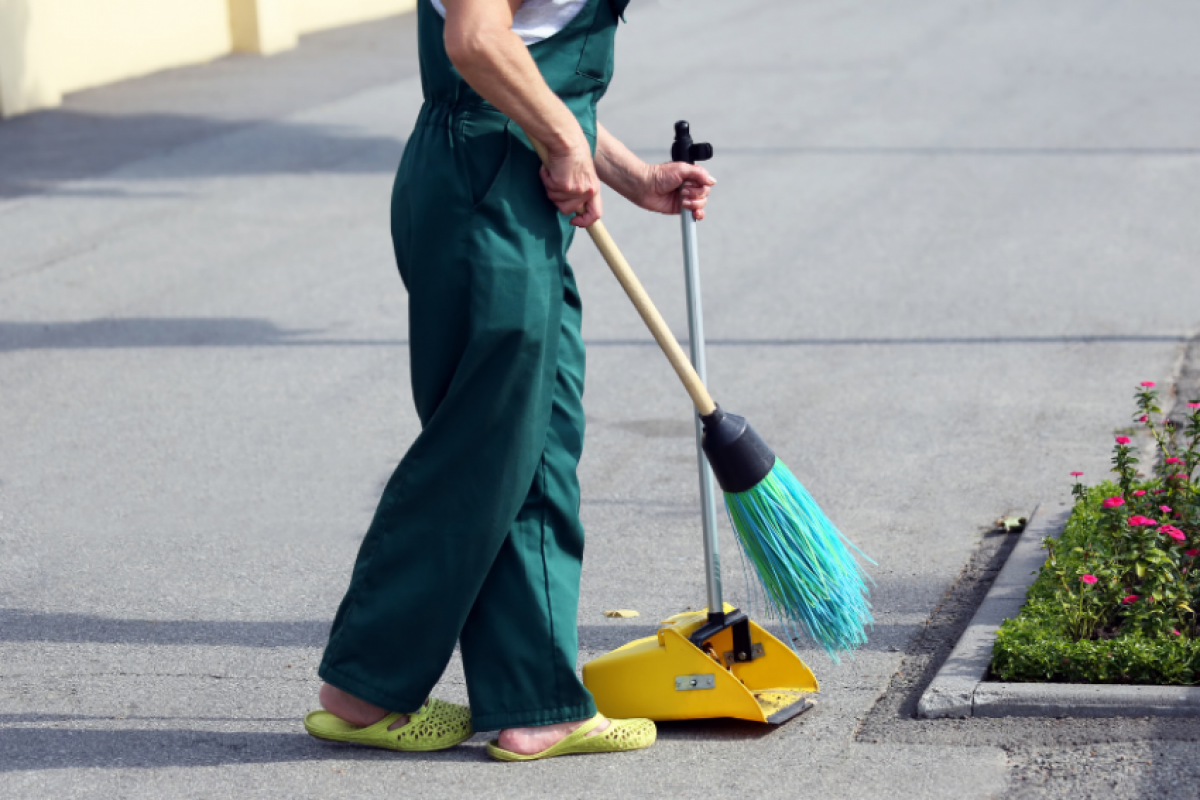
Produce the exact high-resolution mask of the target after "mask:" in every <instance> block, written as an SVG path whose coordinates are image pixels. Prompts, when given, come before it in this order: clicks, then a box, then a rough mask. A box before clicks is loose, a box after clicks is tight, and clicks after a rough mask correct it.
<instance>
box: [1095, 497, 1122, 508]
mask: <svg viewBox="0 0 1200 800" xmlns="http://www.w3.org/2000/svg"><path fill="white" fill-rule="evenodd" d="M1100 505H1102V506H1104V507H1105V508H1117V507H1119V506H1123V505H1125V498H1124V497H1109V498H1108V499H1106V500H1105V501H1104V502H1103V503H1101V504H1100Z"/></svg>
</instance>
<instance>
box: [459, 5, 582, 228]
mask: <svg viewBox="0 0 1200 800" xmlns="http://www.w3.org/2000/svg"><path fill="white" fill-rule="evenodd" d="M445 5H446V31H445V44H446V55H448V56H449V57H450V61H451V63H453V64H454V66H455V68H457V69H458V71H459V74H461V75H462V76H463V79H464V80H466V82H467V83H469V84H470V85H471V88H472V89H474V90H475V91H476V92H478V93H479V95H480V96H481V97H483V98H484V99H485V100H487V101H488V102H489V103H491V104H492V105H494V106H495V107H496V108H498V109H500V111H502V112H504V114H506V115H507V116H508V117H509V118H511V119H512V120H514V121H515V122H516V123H517V124H518V125H520V126H521V128H522V129H523V130H524V131H525V132H526V133H527V134H529V135H530V136H532V137H534V138H535V139H537V140H538V141H540V142H541V143H542V144H544V145H545V146H546V149H547V150H548V151H549V152H550V158H549V164H548V166H547V167H545V168H543V169H542V181H543V182H544V183H545V184H546V193H547V195H548V196H549V197H550V199H551V201H553V202H554V204H555V205H556V206H557V207H558V209H559V211H561V212H563V213H564V214H569V213H572V212H575V211H579V214H578V216H576V217H575V218H574V219H573V220H572V224H574V225H578V226H580V227H584V226H587V225H590V224H591V223H592V222H594V221H596V220H597V219H599V218H600V215H601V213H602V210H601V203H600V194H599V192H600V181H599V179H598V177H597V175H596V167H595V165H594V164H593V161H592V154H591V147H590V146H589V144H588V140H587V137H586V136H584V133H583V130H582V129H581V128H580V127H579V122H578V121H577V120H576V119H575V115H574V114H572V113H571V111H570V110H569V109H568V108H567V107H566V105H564V104H563V102H562V100H560V99H559V98H558V97H557V96H556V95H555V94H554V92H553V91H551V90H550V87H549V86H547V85H546V81H545V80H544V79H543V78H542V74H541V72H539V71H538V67H537V64H536V63H535V62H534V60H533V57H532V56H530V55H529V50H528V48H526V47H525V44H524V43H523V42H522V41H521V37H519V36H518V35H517V34H515V33H513V31H512V23H513V14H515V13H516V10H517V9H518V8H520V6H521V0H445Z"/></svg>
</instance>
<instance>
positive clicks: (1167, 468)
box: [992, 383, 1200, 684]
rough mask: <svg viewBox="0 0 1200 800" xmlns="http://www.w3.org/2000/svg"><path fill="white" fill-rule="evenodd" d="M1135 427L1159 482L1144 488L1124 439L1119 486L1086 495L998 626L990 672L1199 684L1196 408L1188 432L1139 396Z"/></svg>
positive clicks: (1150, 398) (1149, 389)
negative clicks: (1149, 444)
mask: <svg viewBox="0 0 1200 800" xmlns="http://www.w3.org/2000/svg"><path fill="white" fill-rule="evenodd" d="M1137 406H1138V411H1137V413H1136V414H1134V419H1135V420H1136V421H1137V422H1138V423H1140V424H1141V425H1142V426H1144V428H1145V430H1146V431H1147V432H1148V433H1149V434H1150V436H1151V437H1152V439H1153V441H1154V452H1153V455H1152V457H1153V459H1154V462H1155V463H1154V469H1153V472H1154V476H1153V477H1152V478H1150V479H1148V480H1139V477H1140V476H1139V475H1138V471H1137V470H1138V466H1137V465H1138V463H1139V459H1138V458H1137V454H1136V453H1135V451H1134V449H1133V447H1132V443H1131V440H1130V438H1129V437H1128V436H1124V435H1121V436H1117V437H1116V446H1115V447H1114V452H1113V460H1112V461H1113V472H1114V473H1116V475H1117V480H1116V481H1115V482H1107V481H1106V482H1104V483H1101V484H1098V485H1096V486H1092V487H1085V486H1083V484H1082V483H1080V482H1079V481H1078V478H1079V476H1080V474H1081V473H1072V475H1073V476H1074V477H1075V478H1076V483H1075V487H1074V489H1073V494H1074V495H1075V508H1074V509H1073V510H1072V513H1071V517H1070V519H1069V520H1068V522H1067V526H1066V528H1065V530H1064V531H1063V534H1062V536H1061V537H1059V539H1058V540H1057V541H1055V540H1051V539H1047V540H1045V541H1044V542H1043V546H1044V547H1045V548H1046V550H1047V551H1048V552H1047V558H1046V563H1045V564H1044V565H1043V566H1042V568H1041V570H1040V572H1039V573H1038V577H1037V579H1036V580H1035V581H1034V583H1033V585H1032V586H1031V587H1030V589H1029V594H1028V595H1027V598H1026V603H1025V606H1024V607H1023V608H1022V609H1021V612H1020V614H1018V615H1017V617H1015V618H1014V619H1010V620H1005V622H1004V624H1003V625H1001V626H1000V630H999V632H998V634H997V636H996V644H995V647H994V649H993V657H992V672H993V674H994V675H995V676H996V677H998V678H1000V679H1001V680H1006V681H1067V682H1077V683H1155V684H1197V683H1200V638H1197V637H1198V635H1200V626H1198V620H1197V615H1196V612H1195V611H1194V610H1193V609H1195V608H1197V607H1200V606H1197V603H1198V602H1200V489H1198V487H1197V485H1196V482H1195V481H1194V480H1193V478H1192V475H1193V473H1194V472H1195V470H1196V466H1197V465H1198V464H1200V402H1195V403H1188V407H1189V410H1190V415H1189V417H1188V422H1187V424H1186V425H1184V426H1182V430H1180V429H1177V427H1176V426H1174V425H1172V424H1171V423H1169V422H1168V421H1167V420H1166V419H1164V418H1163V416H1162V411H1161V409H1160V408H1159V407H1158V397H1157V393H1156V392H1155V391H1154V384H1152V383H1144V384H1142V387H1141V388H1140V389H1139V391H1138V392H1137Z"/></svg>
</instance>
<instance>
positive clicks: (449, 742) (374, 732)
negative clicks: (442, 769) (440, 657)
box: [304, 700, 475, 753]
mask: <svg viewBox="0 0 1200 800" xmlns="http://www.w3.org/2000/svg"><path fill="white" fill-rule="evenodd" d="M401 716H403V714H401V713H400V712H396V713H393V714H388V715H387V716H386V717H384V718H383V719H381V720H379V722H376V723H375V724H374V725H368V726H366V727H365V728H362V727H359V726H357V725H351V724H350V723H349V722H346V720H344V719H342V718H341V717H338V716H335V715H333V714H330V713H329V712H328V711H311V712H309V713H308V715H307V716H305V718H304V729H305V730H306V731H308V733H309V735H310V736H315V737H316V738H318V739H324V740H326V741H329V742H345V743H347V744H360V745H366V746H367V747H382V748H385V749H387V750H403V751H407V752H414V753H423V752H429V751H431V750H445V749H446V748H448V747H453V746H454V745H456V744H461V743H462V742H465V741H466V740H467V739H470V738H471V735H472V734H473V733H474V732H475V731H474V729H473V728H472V727H471V709H469V708H467V707H466V706H460V705H455V704H454V703H447V702H446V701H444V700H430V701H429V702H427V703H426V704H425V705H424V706H422V707H421V710H419V711H416V712H414V713H412V714H410V715H409V717H410V718H409V721H408V722H407V723H406V724H405V725H402V726H400V727H399V728H396V730H394V731H389V730H388V726H389V725H391V724H392V723H394V722H395V721H396V720H397V719H398V718H399V717H401Z"/></svg>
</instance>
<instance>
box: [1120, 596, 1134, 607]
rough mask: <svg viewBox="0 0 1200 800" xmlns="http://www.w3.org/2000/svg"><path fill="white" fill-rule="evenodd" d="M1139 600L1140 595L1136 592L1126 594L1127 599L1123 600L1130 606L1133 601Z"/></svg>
mask: <svg viewBox="0 0 1200 800" xmlns="http://www.w3.org/2000/svg"><path fill="white" fill-rule="evenodd" d="M1137 600H1138V596H1137V595H1136V594H1127V595H1125V599H1124V600H1122V601H1121V602H1122V603H1124V604H1125V605H1127V606H1128V605H1132V604H1133V603H1136V602H1137Z"/></svg>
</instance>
